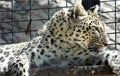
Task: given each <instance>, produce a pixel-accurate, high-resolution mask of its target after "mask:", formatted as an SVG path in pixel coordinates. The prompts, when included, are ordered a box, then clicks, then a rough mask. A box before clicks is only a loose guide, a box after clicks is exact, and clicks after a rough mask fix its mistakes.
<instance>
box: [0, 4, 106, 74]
mask: <svg viewBox="0 0 120 76" xmlns="http://www.w3.org/2000/svg"><path fill="white" fill-rule="evenodd" d="M97 10H98V7H97V6H96V8H95V9H94V10H93V11H90V10H89V11H86V10H85V9H84V7H83V6H82V5H80V4H75V5H74V7H73V8H67V9H62V10H60V11H58V12H56V13H55V14H54V15H53V17H52V18H51V19H50V20H49V21H48V22H47V23H46V24H45V25H44V28H43V29H42V30H39V31H38V36H37V37H36V38H34V39H33V40H31V41H28V42H22V43H17V44H10V45H4V46H1V47H0V72H6V71H10V72H11V76H29V73H28V70H29V69H30V68H38V67H39V68H40V67H56V66H58V67H63V66H72V65H90V64H94V61H95V60H94V58H96V57H97V55H98V54H97V53H98V52H101V50H100V49H102V48H104V47H106V44H107V36H106V33H105V29H104V25H105V24H104V23H103V22H102V21H101V20H100V18H99V16H98V14H97ZM96 54H97V55H96ZM92 59H93V60H92Z"/></svg>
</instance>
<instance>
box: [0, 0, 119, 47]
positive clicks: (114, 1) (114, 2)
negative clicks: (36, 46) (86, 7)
mask: <svg viewBox="0 0 120 76" xmlns="http://www.w3.org/2000/svg"><path fill="white" fill-rule="evenodd" d="M25 1H26V3H27V6H28V7H27V8H24V7H23V9H16V8H15V6H14V4H15V3H16V2H21V3H22V0H10V1H9V0H6V2H10V3H11V9H9V8H3V7H4V5H2V4H0V15H2V14H1V13H10V14H11V16H10V19H9V20H7V21H6V20H0V44H1V45H2V44H10V43H17V42H21V41H22V40H18V41H15V39H14V36H15V35H17V34H18V33H22V34H25V33H26V28H27V26H28V25H30V26H29V29H28V30H29V33H28V34H27V36H26V37H27V38H29V39H28V40H31V39H32V38H33V37H32V36H33V34H34V33H35V32H36V31H37V28H36V29H32V22H34V21H44V22H46V21H47V20H49V19H50V18H51V16H52V15H53V14H51V11H52V10H56V9H60V8H68V7H71V6H70V5H69V4H68V2H69V0H68V1H66V3H64V4H65V6H60V7H51V4H50V0H47V6H48V7H47V8H45V7H40V8H37V7H34V8H33V3H34V2H38V1H37V0H25ZM39 1H40V0H39ZM41 1H42V0H41ZM118 1H120V0H103V1H101V2H100V3H101V4H102V3H109V2H110V3H112V5H113V6H114V8H113V10H112V11H100V14H104V13H105V14H109V13H114V14H113V16H114V17H113V20H111V21H105V23H106V24H107V25H110V26H112V27H113V28H114V32H109V33H108V34H109V35H111V36H113V35H114V40H115V41H114V43H111V44H110V45H115V48H117V45H120V43H119V42H118V41H119V40H118V39H117V36H118V35H120V31H117V28H118V27H120V25H119V24H120V19H118V16H119V14H118V12H120V8H119V7H117V3H118ZM1 2H4V1H1ZM21 6H22V5H21ZM8 7H9V6H8ZM101 7H102V5H101ZM106 8H107V7H106ZM39 10H45V11H47V14H46V17H43V18H33V16H32V15H33V13H32V12H34V11H39ZM21 11H23V12H24V11H28V12H29V13H27V15H29V17H28V18H27V19H23V20H22V19H21V20H16V18H15V15H14V14H16V13H15V12H21ZM16 22H21V25H22V22H26V25H23V26H26V28H24V30H17V31H16V30H14V28H15V26H17V25H15V23H16ZM5 23H10V26H9V27H10V28H7V29H9V30H10V31H3V30H5V28H3V27H5V26H6V27H7V25H5V26H4V24H5ZM111 24H112V25H111ZM27 32H28V31H27ZM8 34H9V35H8ZM5 35H8V36H10V39H7V36H5ZM4 36H5V37H6V38H5V37H4ZM21 36H22V35H21ZM3 37H4V38H3ZM2 38H3V39H4V41H3V40H2ZM23 41H25V40H23ZM26 41H27V40H26Z"/></svg>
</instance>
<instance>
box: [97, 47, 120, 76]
mask: <svg viewBox="0 0 120 76" xmlns="http://www.w3.org/2000/svg"><path fill="white" fill-rule="evenodd" d="M99 57H100V59H101V61H102V62H103V64H108V65H109V66H110V67H111V68H112V70H113V73H115V74H117V76H120V51H118V50H108V49H106V50H102V52H100V53H99Z"/></svg>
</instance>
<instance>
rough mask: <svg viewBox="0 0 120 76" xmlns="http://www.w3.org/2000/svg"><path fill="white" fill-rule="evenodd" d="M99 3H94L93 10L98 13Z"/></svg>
mask: <svg viewBox="0 0 120 76" xmlns="http://www.w3.org/2000/svg"><path fill="white" fill-rule="evenodd" d="M98 10H99V5H95V9H94V10H93V12H94V13H98Z"/></svg>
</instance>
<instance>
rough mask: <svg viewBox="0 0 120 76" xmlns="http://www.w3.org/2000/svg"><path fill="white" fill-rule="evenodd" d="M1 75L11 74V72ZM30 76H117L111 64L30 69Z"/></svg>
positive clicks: (7, 75)
mask: <svg viewBox="0 0 120 76" xmlns="http://www.w3.org/2000/svg"><path fill="white" fill-rule="evenodd" d="M0 76H10V73H9V72H8V73H6V74H5V75H0ZM30 76H115V74H113V73H112V69H111V68H110V67H109V66H105V65H98V66H73V67H64V68H44V69H41V68H37V69H30Z"/></svg>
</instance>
